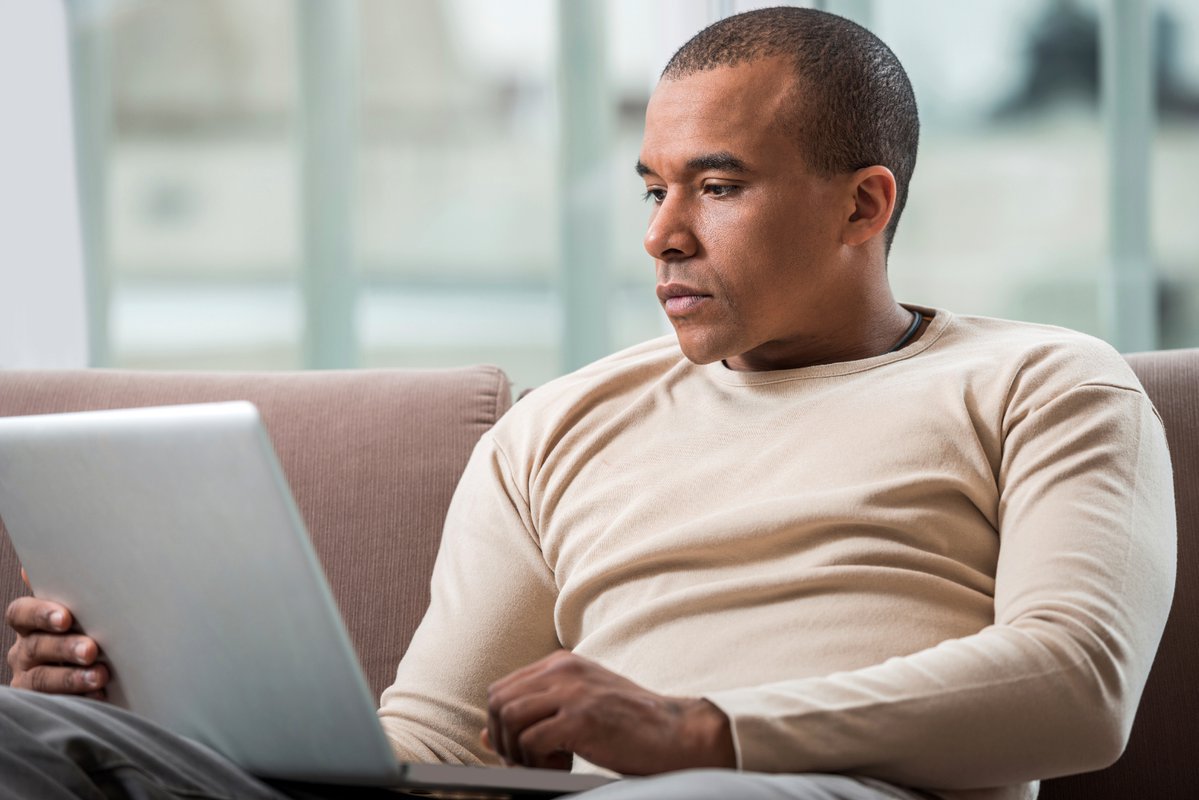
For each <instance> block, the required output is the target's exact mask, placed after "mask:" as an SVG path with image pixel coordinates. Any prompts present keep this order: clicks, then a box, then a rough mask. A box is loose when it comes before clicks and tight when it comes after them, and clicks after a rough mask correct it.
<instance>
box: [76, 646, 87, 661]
mask: <svg viewBox="0 0 1199 800" xmlns="http://www.w3.org/2000/svg"><path fill="white" fill-rule="evenodd" d="M75 660H76V661H78V662H79V663H80V664H84V663H86V662H87V644H85V643H84V642H80V643H79V644H77V645H75Z"/></svg>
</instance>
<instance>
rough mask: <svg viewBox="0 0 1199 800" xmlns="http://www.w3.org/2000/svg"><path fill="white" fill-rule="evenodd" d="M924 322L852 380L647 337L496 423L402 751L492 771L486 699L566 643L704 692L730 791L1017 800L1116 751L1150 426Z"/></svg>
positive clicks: (1121, 392)
mask: <svg viewBox="0 0 1199 800" xmlns="http://www.w3.org/2000/svg"><path fill="white" fill-rule="evenodd" d="M927 313H928V314H930V315H931V314H935V317H934V319H933V321H932V323H931V324H930V326H929V328H928V329H927V330H926V332H925V333H924V335H923V336H922V337H921V339H920V340H919V341H918V342H917V343H915V344H913V345H911V346H909V347H907V348H905V349H903V350H901V351H899V352H897V353H892V354H887V355H882V356H878V357H875V358H869V359H864V360H860V361H853V362H845V363H840V364H830V365H822V366H815V367H807V368H802V369H794V370H785V371H775V372H734V371H730V370H728V369H727V368H726V367H724V366H723V365H722V364H720V363H716V364H709V365H705V366H697V365H695V364H692V363H690V362H689V361H687V360H686V359H685V358H684V357H683V356H682V355H681V353H680V351H679V349H678V347H677V345H676V344H675V342H674V340H673V338H664V339H659V340H655V341H652V342H648V343H646V344H644V345H640V346H637V347H634V348H631V349H629V350H626V351H623V352H621V353H617V354H616V355H613V356H610V357H608V358H606V359H603V360H602V361H599V362H597V363H595V364H593V365H591V366H589V367H586V368H584V369H582V370H580V371H578V372H576V373H573V374H571V375H568V376H566V377H564V378H561V379H559V380H556V381H554V382H552V383H550V384H547V385H545V386H543V387H541V388H538V389H537V390H536V391H534V392H533V393H532V394H530V395H529V396H528V397H526V398H525V399H523V400H522V401H521V402H520V403H518V404H517V405H516V406H515V407H514V408H513V409H512V410H511V411H510V412H509V413H508V414H507V415H506V416H505V417H504V418H503V419H501V420H500V421H499V423H498V424H497V425H496V426H495V428H494V429H493V430H492V431H491V432H490V433H488V434H487V435H485V436H484V437H483V439H482V441H480V443H479V445H478V447H477V448H476V450H475V452H474V455H473V456H472V458H471V461H470V463H469V465H468V467H467V469H466V472H465V474H464V476H463V478H462V482H461V484H460V486H459V489H458V492H457V493H456V495H455V497H454V500H453V502H452V504H451V507H450V511H449V516H448V518H447V521H446V527H445V534H444V538H443V541H442V545H441V551H440V554H439V556H438V561H437V565H436V568H435V570H434V573H433V585H432V603H431V605H430V608H429V611H428V614H427V616H426V617H425V619H424V621H423V622H422V624H421V626H420V628H419V630H418V631H417V633H416V636H415V638H414V640H413V642H412V645H411V647H410V649H409V650H408V652H407V654H406V655H405V656H404V658H403V660H402V662H401V663H400V666H399V669H398V671H397V675H396V682H395V685H393V686H392V687H391V688H390V689H388V690H387V692H386V693H384V695H383V702H382V707H381V709H380V715H381V718H382V721H383V724H384V727H385V729H386V731H387V732H388V735H389V736H390V737H391V739H392V741H393V743H394V745H395V748H396V750H397V752H398V753H399V754H400V755H401V757H403V758H406V759H416V760H437V761H451V762H465V763H478V762H485V763H491V762H492V761H493V757H492V756H491V755H490V754H489V753H487V752H486V751H484V750H483V749H482V747H481V745H480V744H479V731H480V730H481V729H482V728H483V727H484V724H485V710H484V709H485V706H486V687H487V685H488V684H489V683H491V682H492V681H494V680H496V679H498V678H500V677H502V676H504V675H506V674H507V673H509V672H511V671H512V670H514V669H517V668H519V667H521V666H524V665H525V664H527V663H529V662H532V661H534V660H536V659H538V658H540V657H542V656H544V655H546V654H548V653H549V652H551V651H553V650H555V649H557V648H559V647H566V648H569V649H571V650H573V651H575V652H576V653H578V654H580V655H583V656H585V657H588V658H591V659H593V660H595V661H598V662H599V663H601V664H602V665H604V666H606V667H608V668H609V669H612V670H614V671H616V672H618V673H620V674H623V675H625V676H627V677H629V678H630V679H632V680H634V681H637V682H638V683H640V684H642V685H644V686H646V687H647V688H649V689H652V690H656V691H658V692H661V693H663V694H671V695H685V696H704V697H707V698H708V699H710V700H711V701H712V702H714V703H715V704H716V705H717V706H719V707H720V708H721V709H722V710H723V711H725V712H726V713H727V714H728V716H729V718H730V720H731V722H732V727H733V736H734V740H735V746H736V751H737V759H738V764H739V766H740V767H741V768H743V769H746V770H759V771H775V772H814V771H819V772H845V773H852V774H860V775H867V776H872V777H876V778H881V779H883V780H889V781H893V782H895V783H898V784H903V785H908V786H913V787H920V788H925V789H931V790H935V791H938V792H939V793H941V794H943V795H944V796H946V797H953V798H967V797H970V798H974V797H987V798H1018V797H1020V798H1024V797H1032V796H1035V793H1036V785H1035V783H1034V782H1035V781H1036V780H1037V779H1039V778H1044V777H1049V776H1053V775H1058V774H1065V773H1070V772H1076V771H1083V770H1088V769H1095V768H1099V767H1101V766H1103V765H1105V764H1106V763H1108V762H1110V761H1111V760H1113V759H1114V758H1115V757H1116V756H1117V755H1118V754H1119V752H1120V751H1121V750H1122V747H1123V743H1124V741H1125V739H1126V736H1127V734H1128V730H1129V728H1130V726H1131V723H1132V717H1133V712H1134V710H1135V708H1136V704H1137V700H1138V698H1139V696H1140V693H1141V689H1142V687H1143V685H1144V681H1145V678H1146V675H1147V672H1148V669H1149V665H1150V663H1151V660H1152V657H1153V653H1154V651H1155V649H1156V646H1157V642H1158V639H1159V637H1160V635H1161V631H1162V627H1163V625H1164V622H1165V618H1166V613H1167V610H1168V608H1169V603H1170V597H1171V594H1172V590H1173V580H1174V536H1175V523H1174V505H1173V495H1172V484H1171V474H1170V464H1169V457H1168V454H1167V450H1166V444H1165V438H1164V434H1163V431H1162V427H1161V424H1160V420H1159V419H1158V418H1157V416H1156V413H1155V411H1154V410H1153V408H1152V406H1151V405H1150V403H1149V401H1148V400H1147V398H1146V397H1145V395H1144V393H1143V391H1142V390H1141V388H1140V386H1139V384H1138V383H1137V381H1136V378H1135V377H1134V376H1133V374H1132V373H1131V371H1130V370H1129V369H1128V367H1127V365H1126V363H1125V362H1124V360H1123V359H1122V358H1121V357H1120V356H1119V355H1118V354H1117V353H1115V352H1114V351H1113V350H1112V349H1111V348H1110V347H1108V346H1107V345H1105V344H1103V343H1101V342H1098V341H1097V340H1094V339H1091V338H1089V337H1086V336H1083V335H1081V334H1077V333H1074V332H1071V331H1066V330H1063V329H1059V328H1052V327H1046V326H1036V325H1027V324H1023V323H1012V322H1005V321H1001V320H993V319H985V318H977V317H964V316H954V315H951V314H949V313H948V312H945V311H935V312H934V311H932V310H927Z"/></svg>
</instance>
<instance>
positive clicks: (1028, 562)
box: [709, 385, 1175, 789]
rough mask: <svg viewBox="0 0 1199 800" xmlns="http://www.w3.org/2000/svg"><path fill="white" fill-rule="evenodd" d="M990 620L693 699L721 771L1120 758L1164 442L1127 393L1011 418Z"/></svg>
mask: <svg viewBox="0 0 1199 800" xmlns="http://www.w3.org/2000/svg"><path fill="white" fill-rule="evenodd" d="M1007 425H1008V429H1007V431H1006V436H1005V440H1004V453H1003V459H1002V464H1001V469H1000V474H999V489H1000V496H1001V500H1000V508H999V514H1000V531H999V535H1000V537H1001V546H1000V555H999V562H998V567H997V575H996V582H995V620H994V624H993V625H990V626H988V627H987V628H985V629H983V630H982V631H980V632H979V633H977V634H975V635H972V636H967V637H964V638H960V639H953V640H949V641H945V642H942V643H941V644H939V645H937V646H935V647H932V648H929V649H927V650H923V651H921V652H917V653H914V654H912V655H909V656H904V657H900V658H893V659H890V660H888V661H886V662H885V663H882V664H878V665H875V666H871V667H868V668H865V669H860V670H854V671H849V672H843V673H838V674H833V675H829V676H824V677H817V678H811V679H804V680H796V681H785V682H781V683H777V684H772V685H769V686H757V687H747V688H744V689H735V690H730V691H723V692H716V693H713V694H711V695H709V699H710V700H711V701H712V702H713V703H715V704H716V705H717V706H719V707H720V708H721V709H722V710H724V711H725V712H726V713H727V714H728V715H729V717H730V718H731V720H732V722H733V733H734V738H735V740H736V744H737V749H738V765H739V766H740V767H741V768H743V769H751V770H762V771H831V772H857V773H860V774H867V775H872V776H876V777H879V778H883V779H889V780H894V781H898V782H901V783H906V784H909V785H917V786H924V787H932V788H943V789H955V788H980V787H987V786H1000V785H1007V784H1012V783H1018V782H1023V781H1029V780H1036V779H1039V778H1046V777H1051V776H1055V775H1062V774H1068V773H1073V772H1081V771H1087V770H1091V769H1098V768H1101V767H1103V766H1106V765H1108V764H1110V763H1111V762H1112V761H1114V760H1115V759H1116V758H1117V757H1118V756H1119V754H1120V753H1121V752H1122V750H1123V748H1124V744H1125V742H1126V740H1127V736H1128V732H1129V729H1130V727H1131V724H1132V719H1133V714H1134V712H1135V710H1136V706H1137V702H1138V700H1139V698H1140V694H1141V690H1142V689H1143V687H1144V683H1145V680H1146V677H1147V675H1148V671H1149V666H1150V664H1151V662H1152V658H1153V654H1154V652H1155V650H1156V647H1157V643H1158V640H1159V639H1160V636H1161V632H1162V629H1163V627H1164V624H1165V619H1166V614H1167V612H1168V609H1169V605H1170V598H1171V595H1172V591H1173V579H1174V558H1175V542H1174V539H1175V523H1174V504H1173V488H1172V480H1171V474H1170V465H1169V457H1168V453H1167V449H1166V443H1165V437H1164V432H1163V430H1162V426H1161V423H1160V421H1159V420H1158V419H1157V417H1156V414H1155V413H1154V411H1153V409H1152V407H1151V406H1150V404H1149V401H1148V400H1147V399H1146V398H1145V397H1144V396H1143V395H1142V394H1140V393H1139V392H1137V391H1135V390H1132V389H1129V388H1122V387H1115V386H1106V385H1082V386H1078V387H1076V388H1074V389H1071V390H1069V391H1066V392H1064V393H1062V394H1060V395H1059V396H1057V397H1054V398H1052V399H1050V400H1048V401H1047V402H1038V404H1035V405H1033V404H1030V405H1029V406H1028V407H1021V406H1019V405H1018V406H1016V407H1014V408H1013V409H1011V413H1010V417H1009V420H1008V423H1007Z"/></svg>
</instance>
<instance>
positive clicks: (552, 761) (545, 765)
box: [519, 713, 580, 769]
mask: <svg viewBox="0 0 1199 800" xmlns="http://www.w3.org/2000/svg"><path fill="white" fill-rule="evenodd" d="M578 719H579V718H578V717H577V716H575V715H572V714H566V713H559V714H555V715H553V716H551V717H546V718H544V719H542V720H540V721H539V722H537V723H535V724H533V725H530V726H529V727H527V728H525V730H524V731H522V732H521V735H520V743H519V747H520V751H521V754H522V755H523V757H524V761H522V762H521V764H522V765H523V766H526V767H536V768H538V769H570V768H571V766H572V765H573V763H574V751H575V746H574V744H573V742H574V741H575V740H576V739H577V737H578V736H579V734H580V731H578V730H577V727H578Z"/></svg>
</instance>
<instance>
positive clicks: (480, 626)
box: [379, 433, 560, 764]
mask: <svg viewBox="0 0 1199 800" xmlns="http://www.w3.org/2000/svg"><path fill="white" fill-rule="evenodd" d="M556 596H557V588H556V585H555V582H554V576H553V573H552V572H551V570H550V569H549V567H548V566H547V565H546V563H545V560H544V559H543V557H542V554H541V549H540V547H539V545H538V541H537V538H536V536H535V533H534V529H533V526H532V524H531V521H530V519H529V512H528V503H527V502H526V498H525V497H524V495H523V494H522V493H521V491H520V488H519V487H518V486H517V485H516V483H515V482H514V481H513V479H512V473H511V469H510V468H509V465H508V463H507V460H506V459H505V457H504V454H503V452H502V451H501V450H500V449H499V448H498V446H497V445H496V443H495V441H494V438H493V437H492V435H491V434H490V433H488V434H485V435H484V436H483V438H482V439H481V440H480V441H479V443H478V445H477V446H476V447H475V450H474V452H473V454H472V455H471V458H470V461H469V462H468V464H467V466H466V470H465V471H464V473H463V475H462V479H461V480H460V482H459V484H458V488H457V490H456V491H455V493H454V497H453V500H451V502H450V507H449V511H448V514H447V516H446V522H445V529H444V533H443V535H442V540H441V545H440V549H439V551H438V555H437V560H436V563H435V565H434V568H433V575H432V586H431V598H430V604H429V610H428V611H427V612H426V614H425V616H424V618H423V619H422V621H421V624H420V626H419V627H418V628H417V630H416V633H415V635H414V636H413V639H412V643H411V645H410V646H409V647H408V650H407V652H406V653H405V654H404V657H403V659H402V660H401V661H400V665H399V667H398V669H397V670H396V679H395V683H394V684H393V685H392V686H391V687H390V688H388V689H387V690H386V691H385V692H384V693H383V697H382V701H381V706H380V709H379V717H380V721H381V722H382V725H383V728H384V731H385V732H386V734H387V736H388V738H389V739H390V740H391V743H392V746H393V749H394V750H395V752H396V754H397V756H398V757H399V758H400V759H401V760H405V761H424V762H439V763H457V764H496V763H497V759H496V757H495V755H494V754H493V753H491V752H490V751H488V750H486V749H485V748H484V747H483V746H482V744H481V742H480V738H479V737H480V733H481V731H482V730H483V727H484V726H485V724H486V708H487V687H488V686H489V685H490V684H491V683H492V682H494V681H496V680H498V679H499V678H502V677H503V676H505V675H507V674H508V673H510V672H512V671H513V670H516V669H518V668H520V667H523V666H525V665H526V664H529V663H531V662H533V661H536V660H537V659H539V658H542V657H543V656H546V655H548V654H549V653H551V652H553V651H554V650H556V649H558V648H559V647H560V645H559V644H558V638H557V634H556V632H555V628H554V602H555V598H556Z"/></svg>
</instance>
